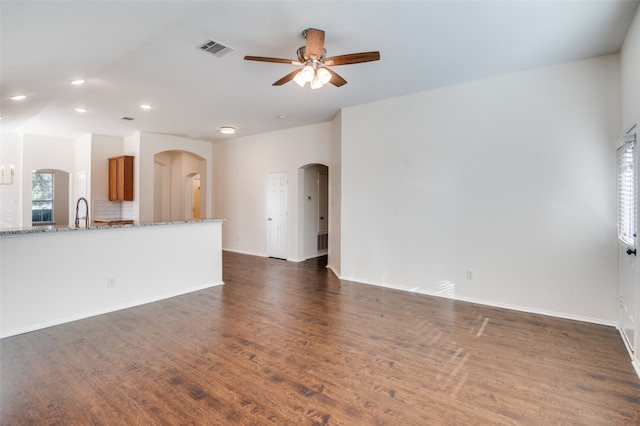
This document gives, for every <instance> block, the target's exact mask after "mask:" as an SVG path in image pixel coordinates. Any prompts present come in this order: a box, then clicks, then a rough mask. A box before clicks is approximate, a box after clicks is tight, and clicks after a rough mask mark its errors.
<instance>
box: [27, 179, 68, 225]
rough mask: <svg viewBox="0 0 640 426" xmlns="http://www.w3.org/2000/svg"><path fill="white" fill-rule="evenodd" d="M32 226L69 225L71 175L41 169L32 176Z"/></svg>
mask: <svg viewBox="0 0 640 426" xmlns="http://www.w3.org/2000/svg"><path fill="white" fill-rule="evenodd" d="M31 224H32V225H33V226H38V225H56V226H68V225H69V173H68V172H66V171H64V170H54V169H39V170H35V171H34V172H33V173H32V174H31Z"/></svg>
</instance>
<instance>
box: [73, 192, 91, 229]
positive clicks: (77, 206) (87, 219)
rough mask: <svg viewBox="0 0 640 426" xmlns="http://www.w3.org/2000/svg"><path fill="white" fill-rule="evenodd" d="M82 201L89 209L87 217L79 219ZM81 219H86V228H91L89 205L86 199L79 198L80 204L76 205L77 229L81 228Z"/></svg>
mask: <svg viewBox="0 0 640 426" xmlns="http://www.w3.org/2000/svg"><path fill="white" fill-rule="evenodd" d="M80 201H84V205H85V207H86V208H87V210H86V212H87V214H86V215H85V217H78V210H79V209H80ZM80 219H84V227H85V228H88V227H89V203H88V202H87V199H86V198H84V197H80V198H78V202H77V203H76V228H78V227H80Z"/></svg>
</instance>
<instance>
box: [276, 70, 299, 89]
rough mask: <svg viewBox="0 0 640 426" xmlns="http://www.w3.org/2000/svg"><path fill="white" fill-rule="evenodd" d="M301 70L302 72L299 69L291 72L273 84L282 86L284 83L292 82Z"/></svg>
mask: <svg viewBox="0 0 640 426" xmlns="http://www.w3.org/2000/svg"><path fill="white" fill-rule="evenodd" d="M299 72H300V70H299V69H297V70H294V71H292V72H290V73H289V74H287V75H285V76H284V77H282V78H281V79H280V80H278V81H276V82H275V83H273V86H282V85H283V84H285V83H288V82H290V81H291V80H293V78H294V77H295V76H296V74H298V73H299Z"/></svg>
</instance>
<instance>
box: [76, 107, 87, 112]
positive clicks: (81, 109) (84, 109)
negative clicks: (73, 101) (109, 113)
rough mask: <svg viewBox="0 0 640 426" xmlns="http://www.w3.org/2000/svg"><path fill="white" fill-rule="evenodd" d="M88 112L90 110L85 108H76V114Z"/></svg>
mask: <svg viewBox="0 0 640 426" xmlns="http://www.w3.org/2000/svg"><path fill="white" fill-rule="evenodd" d="M87 111H89V110H88V109H86V108H83V107H77V108H76V112H87Z"/></svg>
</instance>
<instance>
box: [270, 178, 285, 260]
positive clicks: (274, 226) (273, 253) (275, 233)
mask: <svg viewBox="0 0 640 426" xmlns="http://www.w3.org/2000/svg"><path fill="white" fill-rule="evenodd" d="M267 193H268V197H267V256H269V257H276V258H279V259H287V258H288V256H289V251H288V246H287V238H288V218H289V175H288V174H287V173H286V172H284V173H269V177H268V189H267Z"/></svg>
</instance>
